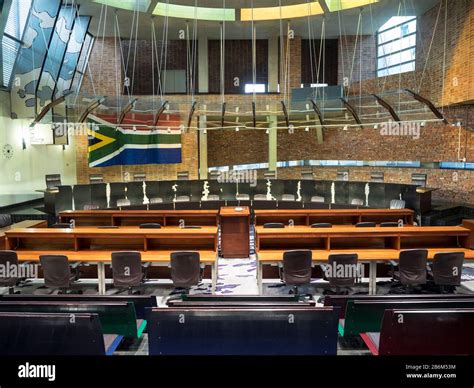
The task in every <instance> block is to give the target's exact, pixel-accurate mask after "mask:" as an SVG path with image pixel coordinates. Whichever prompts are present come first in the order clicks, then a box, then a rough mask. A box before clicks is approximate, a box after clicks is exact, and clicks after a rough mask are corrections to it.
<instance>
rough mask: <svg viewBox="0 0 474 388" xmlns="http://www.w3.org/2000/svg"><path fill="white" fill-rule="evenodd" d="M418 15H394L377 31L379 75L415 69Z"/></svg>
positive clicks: (383, 75)
mask: <svg viewBox="0 0 474 388" xmlns="http://www.w3.org/2000/svg"><path fill="white" fill-rule="evenodd" d="M415 57H416V17H415V16H394V17H392V18H390V19H389V20H388V22H387V23H385V24H384V25H383V26H382V27H380V29H379V30H378V32H377V75H378V76H379V77H385V76H387V75H391V74H399V73H405V72H407V71H414V70H415Z"/></svg>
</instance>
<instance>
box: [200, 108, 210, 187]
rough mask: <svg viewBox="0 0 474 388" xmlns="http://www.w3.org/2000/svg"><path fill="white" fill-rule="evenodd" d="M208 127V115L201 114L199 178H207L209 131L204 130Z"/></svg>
mask: <svg viewBox="0 0 474 388" xmlns="http://www.w3.org/2000/svg"><path fill="white" fill-rule="evenodd" d="M206 127H207V118H206V116H204V115H201V116H199V179H207V169H208V165H207V133H205V132H204V129H205V128H206Z"/></svg>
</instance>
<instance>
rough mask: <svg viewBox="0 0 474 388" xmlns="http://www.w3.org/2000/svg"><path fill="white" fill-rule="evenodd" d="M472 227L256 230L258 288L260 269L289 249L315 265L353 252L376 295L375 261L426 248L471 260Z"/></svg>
mask: <svg viewBox="0 0 474 388" xmlns="http://www.w3.org/2000/svg"><path fill="white" fill-rule="evenodd" d="M473 235H474V224H473V228H472V229H470V228H466V227H459V226H454V227H444V226H440V227H438V226H426V227H414V226H406V227H403V228H380V227H376V228H356V227H353V226H352V227H350V226H349V227H347V226H340V227H333V228H310V227H305V226H295V227H293V228H290V227H286V228H284V229H264V228H263V227H260V226H257V227H256V246H257V258H258V273H257V278H258V286H259V289H260V291H261V290H262V279H263V266H264V265H278V263H281V262H282V261H283V253H284V251H286V250H290V249H311V250H312V252H313V261H314V262H315V263H318V262H325V261H327V259H328V256H329V255H330V254H335V253H357V254H358V256H359V261H360V262H363V263H364V262H365V263H369V294H371V295H373V294H375V293H376V280H377V274H376V271H377V262H386V261H390V260H398V257H399V254H400V250H403V249H414V248H424V249H428V257H429V259H432V258H433V257H434V255H435V253H437V252H453V251H456V252H457V251H459V252H464V253H465V257H466V259H467V260H472V259H474V251H472V250H471V249H469V247H470V244H471V243H472V238H473Z"/></svg>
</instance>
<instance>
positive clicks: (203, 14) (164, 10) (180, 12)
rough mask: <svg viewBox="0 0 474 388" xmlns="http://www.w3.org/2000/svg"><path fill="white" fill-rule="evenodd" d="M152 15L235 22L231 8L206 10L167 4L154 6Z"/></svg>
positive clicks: (233, 11) (206, 8) (204, 8)
mask: <svg viewBox="0 0 474 388" xmlns="http://www.w3.org/2000/svg"><path fill="white" fill-rule="evenodd" d="M153 15H157V16H168V17H174V18H181V19H198V20H215V21H222V20H225V21H230V22H233V21H235V9H233V8H225V9H224V8H208V7H194V6H189V5H176V4H167V3H160V2H159V3H158V4H156V7H155V9H154V10H153Z"/></svg>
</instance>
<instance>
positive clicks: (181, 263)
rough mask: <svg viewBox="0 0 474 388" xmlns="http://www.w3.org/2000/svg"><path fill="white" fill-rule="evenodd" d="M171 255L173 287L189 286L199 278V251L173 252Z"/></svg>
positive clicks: (198, 280) (196, 282)
mask: <svg viewBox="0 0 474 388" xmlns="http://www.w3.org/2000/svg"><path fill="white" fill-rule="evenodd" d="M170 257H171V280H173V285H174V286H175V287H183V288H190V287H192V286H195V285H197V284H198V283H199V282H200V280H201V263H200V256H199V252H173V253H171V255H170Z"/></svg>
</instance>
